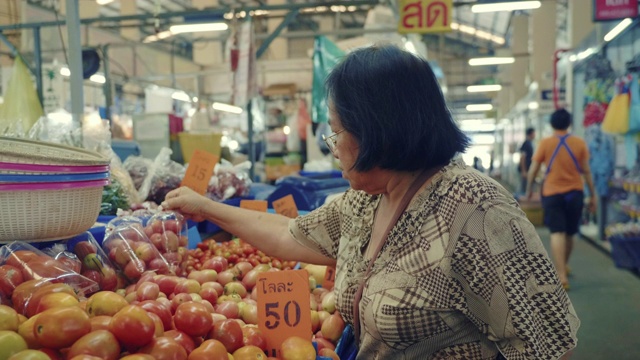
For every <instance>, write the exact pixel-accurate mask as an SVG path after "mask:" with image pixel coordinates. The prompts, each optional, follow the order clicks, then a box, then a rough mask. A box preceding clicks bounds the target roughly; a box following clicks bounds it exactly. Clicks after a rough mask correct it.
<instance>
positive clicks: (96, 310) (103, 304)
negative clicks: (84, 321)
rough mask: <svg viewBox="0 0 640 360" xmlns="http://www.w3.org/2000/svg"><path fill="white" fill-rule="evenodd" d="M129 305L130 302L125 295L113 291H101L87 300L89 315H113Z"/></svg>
mask: <svg viewBox="0 0 640 360" xmlns="http://www.w3.org/2000/svg"><path fill="white" fill-rule="evenodd" d="M127 305H129V303H128V302H127V300H125V299H124V296H121V295H120V294H117V293H114V292H112V291H100V292H97V293H95V294H93V295H91V297H89V300H87V312H88V313H89V316H99V315H107V316H113V315H115V314H116V313H117V312H118V311H120V310H122V308H124V307H125V306H127Z"/></svg>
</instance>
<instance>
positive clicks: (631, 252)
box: [605, 173, 640, 271]
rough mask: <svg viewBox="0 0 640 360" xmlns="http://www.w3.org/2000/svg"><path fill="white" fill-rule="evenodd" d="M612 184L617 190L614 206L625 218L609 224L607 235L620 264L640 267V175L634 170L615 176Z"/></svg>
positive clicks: (612, 251)
mask: <svg viewBox="0 0 640 360" xmlns="http://www.w3.org/2000/svg"><path fill="white" fill-rule="evenodd" d="M610 186H611V188H612V189H615V190H617V193H614V194H615V198H614V199H613V201H611V202H612V203H613V205H612V206H613V208H614V209H615V210H617V211H618V212H619V213H621V214H622V216H623V217H624V219H618V220H619V221H616V222H613V223H611V225H609V226H607V228H606V231H605V233H606V237H607V240H608V241H609V243H610V244H611V255H612V257H613V260H614V263H615V264H616V266H617V267H620V268H625V269H630V270H633V271H638V270H640V223H638V219H640V205H639V204H640V177H639V176H636V175H634V173H630V174H628V175H626V176H625V177H622V178H616V179H613V180H611V182H610Z"/></svg>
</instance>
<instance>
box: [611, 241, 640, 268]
mask: <svg viewBox="0 0 640 360" xmlns="http://www.w3.org/2000/svg"><path fill="white" fill-rule="evenodd" d="M609 242H610V243H611V257H612V258H613V262H614V263H615V265H616V266H617V267H619V268H623V269H638V268H640V237H622V236H612V237H610V238H609Z"/></svg>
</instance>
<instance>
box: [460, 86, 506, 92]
mask: <svg viewBox="0 0 640 360" xmlns="http://www.w3.org/2000/svg"><path fill="white" fill-rule="evenodd" d="M500 90H502V85H498V84H494V85H471V86H467V91H468V92H471V93H472V92H489V91H500Z"/></svg>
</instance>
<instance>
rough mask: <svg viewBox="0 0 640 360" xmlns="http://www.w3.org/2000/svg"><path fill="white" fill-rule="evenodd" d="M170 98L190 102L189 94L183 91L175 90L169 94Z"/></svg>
mask: <svg viewBox="0 0 640 360" xmlns="http://www.w3.org/2000/svg"><path fill="white" fill-rule="evenodd" d="M171 98H172V99H173V100H179V101H184V102H191V96H189V94H187V93H186V92H184V91H175V92H174V93H173V94H171Z"/></svg>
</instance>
